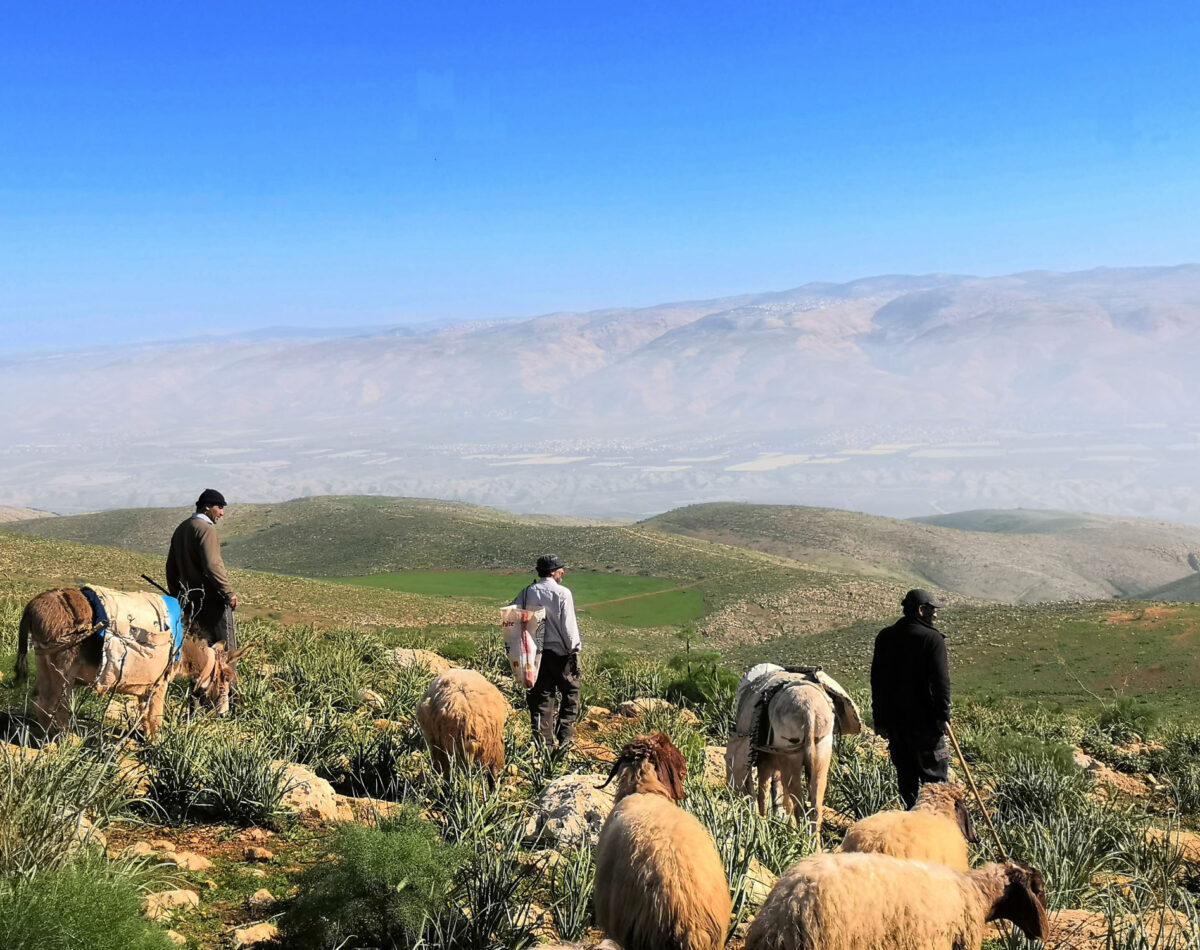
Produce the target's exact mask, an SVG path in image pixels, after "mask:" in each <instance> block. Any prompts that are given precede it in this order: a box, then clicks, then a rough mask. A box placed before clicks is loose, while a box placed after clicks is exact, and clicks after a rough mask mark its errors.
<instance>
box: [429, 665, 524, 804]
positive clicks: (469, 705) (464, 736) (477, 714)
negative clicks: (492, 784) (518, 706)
mask: <svg viewBox="0 0 1200 950" xmlns="http://www.w3.org/2000/svg"><path fill="white" fill-rule="evenodd" d="M511 710H512V707H511V706H509V704H508V701H507V700H506V699H505V698H504V696H503V695H502V694H501V692H500V690H498V689H497V688H496V687H495V686H493V685H492V684H491V683H489V682H488V681H487V680H486V679H485V678H484V677H483V676H482V675H481V674H479V673H477V672H475V671H474V670H459V669H453V670H447V671H446V672H445V673H442V674H440V675H438V676H436V677H434V679H433V682H432V683H430V684H429V688H428V689H426V690H425V695H424V696H423V697H422V698H421V702H420V703H419V704H418V705H417V722H418V723H419V724H420V726H421V732H423V733H424V734H425V741H426V742H428V743H429V752H430V755H431V757H432V758H433V764H434V766H435V767H436V768H437V769H438V770H439V771H442V772H446V771H448V770H449V768H450V760H451V758H458V759H459V760H460V761H466V760H474V761H476V762H478V763H480V764H481V765H483V766H484V767H485V768H486V769H488V771H489V772H490V773H491V775H492V779H493V781H494V780H495V779H496V777H497V776H498V775H499V774H500V772H501V770H502V769H503V768H504V722H505V720H506V719H507V718H508V714H509V712H511Z"/></svg>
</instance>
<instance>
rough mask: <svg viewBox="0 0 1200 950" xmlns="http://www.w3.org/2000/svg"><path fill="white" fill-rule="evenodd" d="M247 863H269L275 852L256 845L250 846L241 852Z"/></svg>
mask: <svg viewBox="0 0 1200 950" xmlns="http://www.w3.org/2000/svg"><path fill="white" fill-rule="evenodd" d="M242 854H243V855H244V856H245V858H246V860H247V861H270V860H271V859H272V858H273V857H275V852H274V851H270V850H268V849H267V848H263V847H260V846H258V845H251V846H250V847H249V848H247V849H246V850H245V851H243V852H242Z"/></svg>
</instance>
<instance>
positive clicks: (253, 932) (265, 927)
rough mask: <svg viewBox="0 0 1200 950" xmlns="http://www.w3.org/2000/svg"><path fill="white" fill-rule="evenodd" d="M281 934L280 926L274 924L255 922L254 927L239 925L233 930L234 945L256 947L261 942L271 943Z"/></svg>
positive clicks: (236, 946)
mask: <svg viewBox="0 0 1200 950" xmlns="http://www.w3.org/2000/svg"><path fill="white" fill-rule="evenodd" d="M278 936H279V928H278V927H276V926H275V925H274V924H255V925H254V926H253V927H239V928H238V929H237V930H235V931H234V932H233V946H234V947H235V948H238V947H255V946H258V945H259V944H260V943H271V942H272V941H274V940H275V938H276V937H278Z"/></svg>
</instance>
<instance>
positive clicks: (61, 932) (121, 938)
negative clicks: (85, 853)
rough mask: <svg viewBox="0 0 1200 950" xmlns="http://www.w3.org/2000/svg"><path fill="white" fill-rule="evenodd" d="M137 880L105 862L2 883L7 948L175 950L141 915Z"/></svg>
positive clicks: (2, 932) (2, 938)
mask: <svg viewBox="0 0 1200 950" xmlns="http://www.w3.org/2000/svg"><path fill="white" fill-rule="evenodd" d="M141 904H142V890H141V887H140V886H139V883H138V881H137V879H136V878H135V877H134V876H132V875H131V874H130V873H128V872H127V871H123V870H121V869H120V868H110V867H108V866H106V862H104V861H103V860H95V861H80V862H77V863H75V864H73V865H71V866H69V867H64V868H59V869H57V870H53V871H43V872H41V873H39V874H37V875H35V876H33V877H32V878H29V879H28V880H15V879H8V880H5V881H0V947H4V950H78V948H79V947H87V948H88V950H172V948H173V947H174V944H172V943H171V941H170V939H168V937H167V935H166V932H165V931H163V930H160V929H159V928H158V927H156V926H155V925H153V924H151V923H150V922H149V921H147V920H146V919H145V918H143V917H142V915H141Z"/></svg>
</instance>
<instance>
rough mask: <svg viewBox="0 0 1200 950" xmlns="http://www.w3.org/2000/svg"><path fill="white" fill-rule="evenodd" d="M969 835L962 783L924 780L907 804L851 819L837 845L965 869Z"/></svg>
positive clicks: (971, 838) (971, 831)
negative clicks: (908, 807) (912, 802)
mask: <svg viewBox="0 0 1200 950" xmlns="http://www.w3.org/2000/svg"><path fill="white" fill-rule="evenodd" d="M975 840H977V839H976V837H975V829H974V826H973V825H972V824H971V813H970V812H968V811H967V806H966V804H965V803H964V801H963V789H962V786H961V785H954V784H951V783H947V782H927V783H926V784H924V785H922V786H921V794H920V796H919V797H918V798H917V803H916V804H915V805H914V806H913V807H912V809H911V810H909V811H881V812H879V813H878V814H876V815H871V816H870V817H869V818H864V819H862V821H857V822H855V823H854V824H853V825H851V826H850V830H849V831H847V832H846V837H845V839H844V840H843V841H842V850H843V851H873V852H878V853H880V854H890V855H891V856H892V857H894V858H909V859H911V860H914V861H932V862H933V863H935V864H945V865H946V866H947V867H952V868H954V870H956V871H966V870H967V869H968V868H970V866H971V865H970V863H969V862H968V860H967V842H969V841H975Z"/></svg>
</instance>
